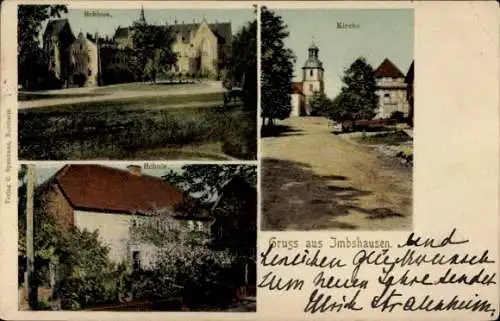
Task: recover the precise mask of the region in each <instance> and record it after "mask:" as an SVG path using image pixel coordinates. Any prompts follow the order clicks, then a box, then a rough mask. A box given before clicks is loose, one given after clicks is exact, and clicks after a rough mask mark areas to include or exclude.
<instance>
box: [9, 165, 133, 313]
mask: <svg viewBox="0 0 500 321" xmlns="http://www.w3.org/2000/svg"><path fill="white" fill-rule="evenodd" d="M26 172H27V171H26V166H25V165H22V166H21V168H20V170H19V174H18V178H19V187H18V193H19V197H18V220H19V224H18V229H19V238H18V256H19V263H20V264H19V274H18V277H19V280H18V283H19V285H21V284H22V283H23V275H24V267H23V266H24V262H26ZM47 186H48V185H43V186H39V187H38V191H36V192H35V197H34V206H33V207H34V209H35V213H34V215H33V216H34V250H35V266H36V271H37V273H36V283H37V284H43V283H45V282H47V279H48V276H49V275H50V272H49V271H50V266H55V267H56V272H57V276H56V284H55V288H54V292H53V298H52V299H53V300H57V299H60V300H61V301H60V304H61V307H62V308H63V309H71V310H74V309H80V308H82V307H85V306H86V305H89V304H92V303H97V302H102V301H117V300H119V299H120V298H121V297H123V293H120V281H121V279H122V277H123V275H124V273H125V266H124V265H115V264H113V263H112V262H111V261H110V260H109V258H108V252H109V249H108V247H107V246H105V245H103V244H102V243H101V242H100V240H99V234H98V233H97V232H96V231H94V232H89V231H86V230H83V231H81V230H79V229H77V228H75V227H72V228H69V229H64V228H61V226H59V225H58V224H57V222H56V220H55V219H54V217H53V216H52V215H51V213H50V212H49V211H48V209H47V206H46V201H45V200H44V198H43V197H41V195H42V194H43V192H42V190H40V188H41V189H44V188H46V187H47Z"/></svg>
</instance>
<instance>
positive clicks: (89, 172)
mask: <svg viewBox="0 0 500 321" xmlns="http://www.w3.org/2000/svg"><path fill="white" fill-rule="evenodd" d="M54 178H55V179H54V181H55V182H56V183H57V184H58V186H59V187H60V189H61V190H62V192H63V193H64V195H65V196H66V198H67V199H68V201H69V202H70V204H71V206H72V207H73V208H75V209H85V210H95V211H103V212H119V213H129V214H144V215H148V214H150V213H151V212H152V211H154V210H158V209H165V208H168V209H173V208H174V207H175V206H177V205H179V204H181V203H182V202H183V201H184V200H186V199H185V198H184V196H183V193H182V192H181V191H180V190H179V189H177V188H175V187H173V186H172V185H170V184H169V183H167V182H165V181H164V180H162V179H160V178H157V177H153V176H148V175H141V174H139V175H136V174H132V173H130V172H129V171H126V170H120V169H117V168H111V167H105V166H101V165H93V164H91V165H87V164H80V165H66V166H64V167H63V168H62V169H61V170H59V171H58V172H57V173H56V174H55V177H54Z"/></svg>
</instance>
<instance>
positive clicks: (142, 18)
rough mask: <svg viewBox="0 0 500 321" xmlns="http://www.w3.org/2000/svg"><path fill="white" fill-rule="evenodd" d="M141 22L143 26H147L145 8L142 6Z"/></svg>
mask: <svg viewBox="0 0 500 321" xmlns="http://www.w3.org/2000/svg"><path fill="white" fill-rule="evenodd" d="M139 22H140V23H142V24H146V17H145V16H144V7H143V6H142V4H141V13H140V15H139Z"/></svg>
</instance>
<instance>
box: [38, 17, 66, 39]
mask: <svg viewBox="0 0 500 321" xmlns="http://www.w3.org/2000/svg"><path fill="white" fill-rule="evenodd" d="M67 24H69V22H68V19H57V20H50V21H49V23H48V24H47V27H45V32H44V33H43V36H44V37H46V36H47V35H51V36H57V35H59V33H60V32H61V30H62V29H63V28H64V27H65V26H66V25H67Z"/></svg>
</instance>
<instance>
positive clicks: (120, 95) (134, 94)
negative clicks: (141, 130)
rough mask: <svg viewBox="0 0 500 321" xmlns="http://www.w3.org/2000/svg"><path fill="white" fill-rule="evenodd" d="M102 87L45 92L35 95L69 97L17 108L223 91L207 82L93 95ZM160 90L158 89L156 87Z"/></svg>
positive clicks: (219, 84)
mask: <svg viewBox="0 0 500 321" xmlns="http://www.w3.org/2000/svg"><path fill="white" fill-rule="evenodd" d="M115 87H116V91H113V88H115ZM102 88H104V87H94V88H70V89H61V90H58V91H55V90H52V91H46V92H39V93H37V94H39V95H40V94H42V95H43V94H44V93H45V94H59V95H61V96H64V95H65V94H66V95H68V96H69V97H67V98H66V97H64V98H53V99H51V98H47V99H39V100H27V101H19V102H18V106H19V109H23V108H39V107H48V106H57V105H65V104H69V103H75V104H78V103H88V102H97V101H108V100H121V99H129V98H138V97H144V98H146V97H155V96H158V97H159V96H168V95H171V96H181V95H196V94H210V93H219V92H220V93H222V92H224V91H225V89H224V88H223V87H222V83H221V82H215V81H214V82H207V83H201V84H196V85H189V84H188V85H184V86H182V85H180V86H176V87H172V88H168V87H164V88H161V90H133V89H132V90H127V89H125V90H124V89H122V88H120V87H119V86H116V85H111V86H108V87H107V88H109V89H110V92H109V93H108V94H99V95H93V91H94V90H95V91H98V90H99V89H102ZM158 88H159V89H160V87H158ZM75 94H89V96H88V97H71V96H70V95H75Z"/></svg>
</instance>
